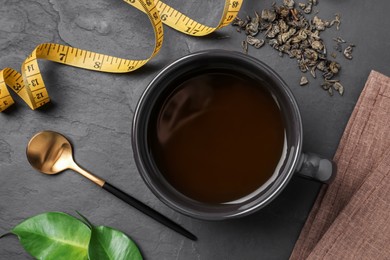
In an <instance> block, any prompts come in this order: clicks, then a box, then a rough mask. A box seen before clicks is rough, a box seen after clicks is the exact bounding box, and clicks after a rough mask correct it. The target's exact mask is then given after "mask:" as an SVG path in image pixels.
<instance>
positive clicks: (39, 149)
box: [27, 131, 197, 240]
mask: <svg viewBox="0 0 390 260" xmlns="http://www.w3.org/2000/svg"><path fill="white" fill-rule="evenodd" d="M27 159H28V161H29V162H30V164H31V165H32V166H33V167H34V168H35V169H36V170H38V171H40V172H42V173H45V174H57V173H60V172H62V171H64V170H67V169H72V170H74V171H75V172H78V173H80V174H81V175H83V176H84V177H86V178H87V179H89V180H91V181H93V182H94V183H95V184H97V185H99V186H100V187H102V188H103V189H105V190H106V191H108V192H110V193H111V194H113V195H115V196H116V197H118V198H119V199H121V200H123V201H124V202H126V203H128V204H129V205H130V206H133V207H134V208H136V209H138V210H139V211H141V212H143V213H144V214H146V215H148V216H150V217H152V218H153V219H155V220H157V221H158V222H160V223H161V224H163V225H165V226H167V227H170V228H171V229H173V230H175V231H176V232H178V233H180V234H182V235H184V236H185V237H188V238H189V239H191V240H197V238H196V236H194V235H193V234H192V233H190V232H189V231H187V230H186V229H184V228H183V227H181V226H179V225H178V224H176V223H175V222H173V221H172V220H170V219H168V218H167V217H165V216H164V215H162V214H161V213H159V212H157V211H155V210H154V209H152V208H150V207H149V206H147V205H145V204H143V203H142V202H140V201H139V200H137V199H135V198H133V197H131V196H130V195H128V194H127V193H125V192H123V191H121V190H120V189H118V188H116V187H114V186H112V185H111V184H109V183H108V182H106V181H105V180H103V179H101V178H99V177H97V176H95V175H93V174H92V173H89V172H87V171H86V170H84V169H82V168H81V167H80V166H78V165H77V164H76V163H75V161H74V160H73V152H72V145H71V144H70V142H69V141H68V140H67V139H66V138H65V137H64V136H63V135H61V134H59V133H56V132H52V131H43V132H39V133H37V134H36V135H34V136H33V137H32V138H31V140H30V142H29V143H28V145H27Z"/></svg>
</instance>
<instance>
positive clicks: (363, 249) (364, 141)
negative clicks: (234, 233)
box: [290, 71, 390, 260]
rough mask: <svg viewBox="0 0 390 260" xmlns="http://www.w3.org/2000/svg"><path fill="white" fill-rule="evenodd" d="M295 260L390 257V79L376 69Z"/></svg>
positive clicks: (294, 252)
mask: <svg viewBox="0 0 390 260" xmlns="http://www.w3.org/2000/svg"><path fill="white" fill-rule="evenodd" d="M334 161H335V162H336V163H337V166H338V170H337V175H336V178H335V180H334V181H333V183H332V184H330V185H329V186H325V187H323V188H322V190H321V191H320V194H319V196H318V198H317V200H316V202H315V204H314V206H313V209H312V211H311V213H310V215H309V217H308V219H307V221H306V223H305V225H304V227H303V229H302V231H301V234H300V237H299V239H298V241H297V243H296V245H295V247H294V250H293V252H292V255H291V257H290V259H292V260H295V259H307V258H308V259H332V260H333V259H390V176H389V172H390V78H388V77H386V76H384V75H382V74H380V73H378V72H375V71H372V72H371V74H370V76H369V78H368V80H367V83H366V85H365V87H364V89H363V91H362V94H361V96H360V98H359V100H358V102H357V104H356V107H355V109H354V111H353V113H352V115H351V118H350V120H349V122H348V124H347V127H346V129H345V132H344V134H343V137H342V138H341V141H340V144H339V147H338V149H337V152H336V155H335V158H334Z"/></svg>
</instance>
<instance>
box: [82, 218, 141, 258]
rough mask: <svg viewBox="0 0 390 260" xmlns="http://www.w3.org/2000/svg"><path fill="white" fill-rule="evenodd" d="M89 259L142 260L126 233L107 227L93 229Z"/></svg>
mask: <svg viewBox="0 0 390 260" xmlns="http://www.w3.org/2000/svg"><path fill="white" fill-rule="evenodd" d="M88 256H89V259H99V260H105V259H108V260H112V259H129V260H142V255H141V253H140V251H139V250H138V248H137V246H136V245H135V243H134V242H133V241H132V240H130V238H128V237H127V236H126V235H125V234H124V233H122V232H120V231H118V230H116V229H113V228H110V227H106V226H98V227H92V234H91V240H90V242H89V249H88Z"/></svg>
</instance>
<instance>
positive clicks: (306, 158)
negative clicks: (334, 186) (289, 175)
mask: <svg viewBox="0 0 390 260" xmlns="http://www.w3.org/2000/svg"><path fill="white" fill-rule="evenodd" d="M336 169H337V167H336V164H335V163H334V162H333V161H331V160H328V159H324V158H322V157H320V156H318V155H317V154H313V153H302V154H301V157H300V158H299V163H298V166H297V170H296V174H297V175H298V176H301V177H304V178H307V179H311V180H315V181H319V182H322V183H326V184H329V183H331V182H332V180H333V179H334V177H335V175H336Z"/></svg>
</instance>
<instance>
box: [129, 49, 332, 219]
mask: <svg viewBox="0 0 390 260" xmlns="http://www.w3.org/2000/svg"><path fill="white" fill-rule="evenodd" d="M214 70H218V71H223V72H226V73H229V72H232V73H234V74H241V75H243V76H245V77H249V78H251V79H254V80H256V81H258V82H259V85H261V86H265V87H266V89H267V90H268V91H269V92H270V94H271V95H272V96H273V97H274V99H275V102H276V103H277V104H278V106H279V108H280V111H281V113H282V118H283V121H284V125H285V135H286V143H287V145H286V148H285V149H284V151H283V154H282V155H281V159H280V161H279V167H278V170H277V173H276V177H274V178H272V180H269V181H268V182H267V186H266V187H264V188H263V189H262V191H261V192H258V193H256V194H255V195H254V196H250V197H249V198H245V199H241V200H240V199H239V200H236V201H234V202H229V203H221V204H207V203H203V202H199V201H196V200H194V199H191V198H189V197H187V196H185V195H183V194H182V193H180V192H179V191H177V190H176V189H175V188H174V187H173V186H172V185H171V184H170V183H169V182H168V181H167V180H166V179H165V178H164V176H163V174H162V173H161V172H160V170H159V168H158V167H157V164H156V162H155V161H154V159H153V153H152V151H151V150H150V149H151V146H150V144H149V143H148V142H149V141H148V134H147V133H148V130H149V129H148V128H149V127H150V125H151V124H150V123H151V120H153V119H152V118H153V115H155V113H156V111H159V110H160V109H161V106H162V103H163V101H164V100H165V99H166V98H167V97H168V96H169V95H170V94H172V93H173V91H174V90H175V87H177V86H179V84H180V83H182V82H183V81H184V80H185V79H188V78H189V77H191V76H195V75H200V74H202V73H207V72H210V71H214ZM302 135H303V129H302V120H301V116H300V113H299V109H298V105H297V102H296V100H295V98H294V96H293V94H292V93H291V91H290V89H289V88H288V86H287V85H286V83H285V82H284V81H283V80H282V79H281V78H280V77H279V76H278V74H277V73H275V72H274V71H273V70H272V69H270V68H269V67H268V66H267V65H266V64H264V63H263V62H261V61H259V60H257V59H255V58H253V57H251V56H248V55H245V54H242V53H239V52H233V51H225V50H207V51H202V52H198V53H193V54H190V55H188V56H186V57H183V58H181V59H179V60H177V61H175V62H173V63H172V64H170V65H168V66H167V67H166V68H164V69H163V70H162V71H161V72H160V73H159V74H158V75H157V76H156V77H155V78H154V79H153V80H152V82H151V83H150V84H149V86H148V87H147V88H146V90H145V91H144V93H143V95H142V96H141V98H140V100H139V103H138V105H137V108H136V111H135V115H134V120H133V128H132V144H133V152H134V157H135V161H136V164H137V167H138V170H139V172H140V174H141V176H142V178H143V179H144V181H145V183H146V184H147V186H148V187H149V188H150V189H151V190H152V192H153V193H154V194H155V195H156V196H157V197H158V198H159V199H160V200H161V201H163V202H164V203H165V204H166V205H168V206H170V207H171V208H173V209H174V210H176V211H178V212H181V213H183V214H186V215H188V216H191V217H194V218H198V219H205V220H223V219H230V218H235V217H240V216H245V215H248V214H250V213H252V212H254V211H256V210H259V209H261V208H262V207H264V206H265V205H267V204H268V203H269V202H270V201H272V200H273V199H274V198H275V197H277V196H278V194H279V193H280V192H281V191H282V190H283V189H284V188H285V186H286V185H287V184H288V182H289V180H290V179H291V177H292V176H293V175H294V173H296V174H298V175H301V176H304V177H306V178H311V179H314V180H317V181H320V182H323V183H327V182H329V181H330V180H331V179H332V176H333V175H334V172H335V165H334V164H333V163H332V162H331V161H330V160H327V159H323V158H321V157H319V156H317V155H315V154H306V153H302V152H301V148H302ZM183 174H185V173H183ZM274 176H275V175H274Z"/></svg>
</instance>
